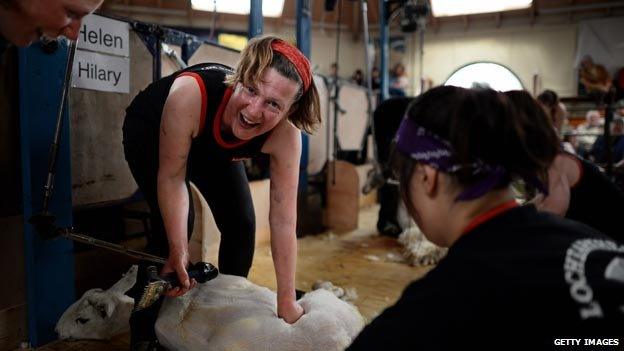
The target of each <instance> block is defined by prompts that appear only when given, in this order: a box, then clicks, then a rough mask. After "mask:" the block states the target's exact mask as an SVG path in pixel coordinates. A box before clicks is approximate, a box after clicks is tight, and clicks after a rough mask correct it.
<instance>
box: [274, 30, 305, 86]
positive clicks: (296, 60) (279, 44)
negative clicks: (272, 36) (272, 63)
mask: <svg viewBox="0 0 624 351" xmlns="http://www.w3.org/2000/svg"><path fill="white" fill-rule="evenodd" d="M271 48H272V49H273V51H276V52H279V53H280V54H282V55H284V57H286V59H287V60H288V61H290V62H291V63H292V64H293V65H294V66H295V69H296V70H297V73H299V77H301V81H302V82H303V91H304V92H306V91H308V88H309V87H310V84H311V83H312V73H310V61H308V59H307V58H306V57H305V55H303V53H302V52H301V51H299V49H297V48H296V47H294V46H292V45H290V44H289V43H287V42H285V41H283V40H281V39H276V40H273V42H272V43H271Z"/></svg>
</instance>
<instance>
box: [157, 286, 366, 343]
mask: <svg viewBox="0 0 624 351" xmlns="http://www.w3.org/2000/svg"><path fill="white" fill-rule="evenodd" d="M299 303H300V304H301V306H302V307H303V308H304V310H305V314H304V315H303V316H302V317H301V318H300V319H299V320H298V321H297V322H296V323H294V324H292V325H291V324H288V323H286V322H285V321H284V320H282V319H280V318H278V317H277V311H276V295H275V293H274V292H273V291H271V290H269V289H267V288H264V287H260V286H258V285H255V284H253V283H251V282H249V281H248V280H247V279H245V278H241V277H236V276H230V275H219V276H218V277H217V278H215V279H213V280H211V281H209V282H206V283H205V284H200V285H198V286H197V288H195V289H193V290H191V291H190V292H189V293H187V294H186V295H184V296H182V297H179V298H175V299H167V300H166V301H165V303H164V305H163V307H162V309H161V311H160V316H159V318H158V321H157V323H156V333H157V335H158V339H159V340H160V342H161V344H162V345H163V346H165V347H166V348H168V349H171V350H177V351H199V350H202V351H203V350H214V351H218V350H254V351H264V350H271V351H287V350H293V351H294V350H297V351H312V350H319V351H329V350H342V349H344V348H345V347H346V346H348V345H349V344H350V343H351V341H352V340H353V338H355V336H356V335H357V334H358V333H359V332H360V330H361V329H362V328H363V326H364V320H363V318H362V316H361V315H360V313H359V312H358V311H357V309H356V308H355V307H353V306H352V305H350V304H348V303H346V302H344V301H342V300H340V299H339V298H337V297H336V296H335V295H334V294H332V293H330V292H329V291H326V290H323V289H320V290H316V291H312V292H310V293H307V294H305V295H304V296H303V297H302V298H301V299H300V300H299Z"/></svg>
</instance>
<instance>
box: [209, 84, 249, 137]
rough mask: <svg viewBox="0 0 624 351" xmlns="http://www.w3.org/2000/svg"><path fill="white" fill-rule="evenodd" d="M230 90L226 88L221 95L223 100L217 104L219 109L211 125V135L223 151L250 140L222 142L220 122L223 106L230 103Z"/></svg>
mask: <svg viewBox="0 0 624 351" xmlns="http://www.w3.org/2000/svg"><path fill="white" fill-rule="evenodd" d="M232 91H233V90H232V88H231V87H228V88H227V89H225V93H224V94H223V98H222V99H221V103H220V104H219V109H218V110H217V115H216V116H215V119H214V123H213V125H212V134H213V135H214V138H215V140H216V141H217V144H219V146H221V147H222V148H225V149H233V148H235V147H238V146H241V145H244V144H247V143H248V142H249V141H250V140H251V139H250V140H239V141H236V142H233V143H228V142H227V141H225V140H223V137H221V122H222V120H223V111H224V110H225V105H227V103H228V101H230V97H231V96H232Z"/></svg>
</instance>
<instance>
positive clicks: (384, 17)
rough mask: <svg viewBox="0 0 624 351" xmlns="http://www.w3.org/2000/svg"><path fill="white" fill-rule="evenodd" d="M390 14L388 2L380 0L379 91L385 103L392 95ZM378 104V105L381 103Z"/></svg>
mask: <svg viewBox="0 0 624 351" xmlns="http://www.w3.org/2000/svg"><path fill="white" fill-rule="evenodd" d="M388 29H389V28H388V14H387V1H386V0H379V49H380V50H379V57H380V63H379V78H380V84H379V90H380V95H381V101H384V100H386V99H387V98H388V96H389V95H390V94H389V93H388V85H389V84H388V74H389V70H388V60H389V56H388V52H389V51H390V47H389V44H388V40H389V39H388ZM381 101H379V102H377V104H379V103H381Z"/></svg>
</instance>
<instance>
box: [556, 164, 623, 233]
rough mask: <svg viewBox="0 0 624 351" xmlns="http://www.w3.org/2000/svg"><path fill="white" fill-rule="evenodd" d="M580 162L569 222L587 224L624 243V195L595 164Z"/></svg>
mask: <svg viewBox="0 0 624 351" xmlns="http://www.w3.org/2000/svg"><path fill="white" fill-rule="evenodd" d="M575 158H576V157H575ZM576 159H577V160H578V162H579V163H580V165H581V177H580V179H579V181H578V182H577V183H576V184H575V185H574V186H573V187H572V188H571V189H570V205H569V207H568V212H567V213H566V218H569V219H573V220H575V221H578V222H582V223H585V224H587V225H589V226H591V227H594V228H596V229H598V230H599V231H601V232H603V233H605V234H607V235H609V236H611V237H612V238H613V239H615V240H617V241H619V242H620V243H624V221H622V216H624V193H623V192H622V191H621V190H620V188H618V187H617V186H616V185H615V184H614V183H613V182H612V181H610V180H609V178H607V176H605V175H604V173H602V172H601V171H600V170H599V169H598V167H596V166H595V165H594V164H592V163H590V162H587V161H585V160H583V159H579V158H576Z"/></svg>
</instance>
